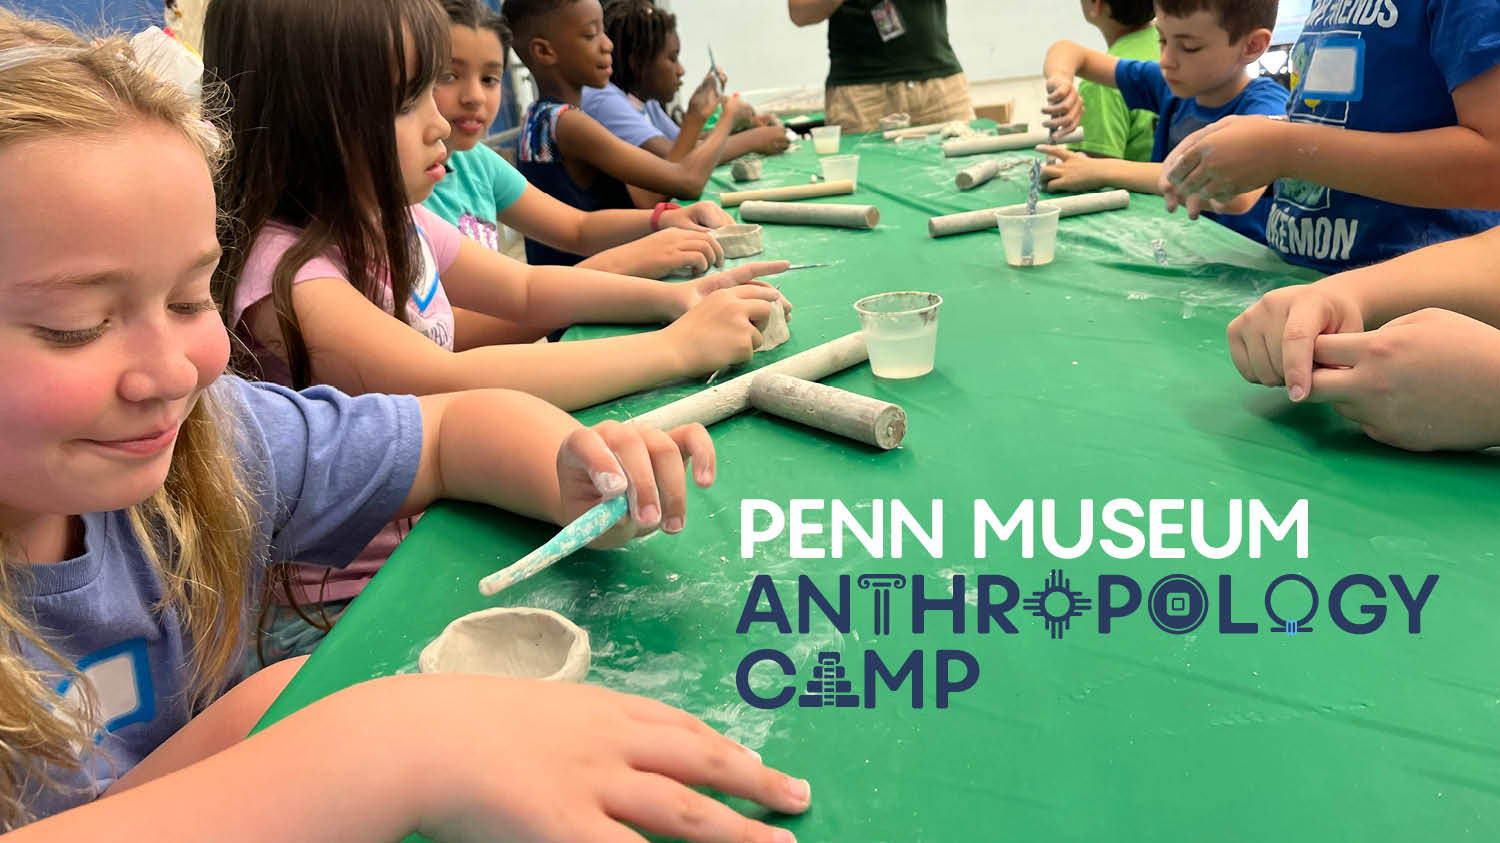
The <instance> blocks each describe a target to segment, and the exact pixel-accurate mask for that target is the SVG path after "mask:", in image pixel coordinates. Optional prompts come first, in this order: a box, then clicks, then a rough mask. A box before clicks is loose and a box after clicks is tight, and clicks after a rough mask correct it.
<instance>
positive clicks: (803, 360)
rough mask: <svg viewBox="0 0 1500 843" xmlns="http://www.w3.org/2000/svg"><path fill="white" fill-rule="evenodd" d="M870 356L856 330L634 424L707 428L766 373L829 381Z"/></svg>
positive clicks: (745, 400)
mask: <svg viewBox="0 0 1500 843" xmlns="http://www.w3.org/2000/svg"><path fill="white" fill-rule="evenodd" d="M992 219H993V218H992ZM869 357H870V353H869V351H868V350H866V348H865V335H864V332H863V331H855V332H854V333H852V334H845V335H844V336H842V337H839V338H838V339H836V340H831V341H829V342H825V343H823V344H822V345H816V346H813V347H812V348H809V349H808V350H806V351H800V352H798V353H796V354H793V355H792V356H791V357H787V358H785V359H783V360H777V361H776V362H775V363H771V364H768V365H766V366H762V367H761V368H759V369H757V370H755V371H754V372H750V373H748V374H744V375H740V376H739V377H736V378H731V379H729V380H727V381H725V382H723V383H721V384H719V385H718V386H715V387H712V388H709V389H705V390H702V391H700V392H696V393H694V394H692V395H689V396H687V397H686V398H682V399H679V400H677V401H673V402H672V403H670V404H665V405H663V406H661V407H657V408H656V409H655V410H652V411H650V412H649V413H645V414H644V415H639V416H636V417H635V418H633V419H631V421H633V422H635V423H637V424H643V425H646V426H648V427H654V428H657V429H658V430H671V429H672V428H674V427H677V426H678V425H683V424H690V423H692V422H698V423H699V424H702V425H705V426H706V425H711V424H713V423H714V422H717V421H723V420H724V419H727V418H729V417H730V416H732V415H734V414H735V413H738V412H740V411H742V410H744V409H746V408H748V407H749V406H750V384H751V382H752V381H753V380H754V379H755V376H756V375H759V374H761V373H764V372H777V373H779V374H783V375H791V376H793V377H797V378H802V379H804V380H810V381H815V380H821V379H822V378H826V377H828V376H829V375H831V374H833V373H834V372H841V371H843V370H844V369H847V368H849V367H850V366H853V365H855V364H857V363H863V362H864V361H865V360H868V359H869Z"/></svg>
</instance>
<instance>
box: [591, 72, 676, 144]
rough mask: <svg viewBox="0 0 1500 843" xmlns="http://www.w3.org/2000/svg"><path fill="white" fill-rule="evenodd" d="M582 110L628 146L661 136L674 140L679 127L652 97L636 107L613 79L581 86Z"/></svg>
mask: <svg viewBox="0 0 1500 843" xmlns="http://www.w3.org/2000/svg"><path fill="white" fill-rule="evenodd" d="M582 103H583V112H584V113H585V114H587V115H588V116H590V117H592V118H594V119H595V120H598V121H599V123H600V124H601V125H603V126H604V128H606V129H608V130H609V131H610V133H611V134H613V135H614V136H615V137H617V138H619V139H620V140H622V141H625V142H626V143H628V144H630V145H631V146H640V145H641V144H643V143H645V142H646V141H648V140H651V139H652V138H660V137H665V138H666V139H667V140H669V141H672V142H673V143H675V142H676V141H677V133H678V131H679V129H678V126H677V124H676V123H673V122H672V118H671V117H669V116H667V112H666V111H665V110H664V109H663V108H662V107H661V103H659V102H657V101H656V100H646V102H645V104H644V105H642V106H640V107H636V104H635V103H634V102H633V101H631V98H630V95H629V94H627V93H625V92H624V91H622V90H620V86H618V85H616V84H615V83H613V82H610V83H609V84H608V85H605V86H604V87H602V88H584V89H583V99H582Z"/></svg>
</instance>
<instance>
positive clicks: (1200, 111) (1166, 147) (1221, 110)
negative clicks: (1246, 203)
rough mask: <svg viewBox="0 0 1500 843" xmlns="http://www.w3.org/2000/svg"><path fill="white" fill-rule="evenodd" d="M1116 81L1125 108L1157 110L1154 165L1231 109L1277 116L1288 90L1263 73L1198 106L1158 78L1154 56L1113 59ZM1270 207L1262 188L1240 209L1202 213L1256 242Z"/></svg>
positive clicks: (1262, 238)
mask: <svg viewBox="0 0 1500 843" xmlns="http://www.w3.org/2000/svg"><path fill="white" fill-rule="evenodd" d="M1115 86H1116V87H1117V88H1119V89H1120V94H1121V96H1123V97H1124V98H1125V105H1126V106H1127V107H1128V108H1144V109H1149V110H1151V111H1154V112H1156V113H1157V115H1158V119H1157V121H1156V139H1155V142H1154V143H1153V144H1152V146H1151V160H1152V161H1153V162H1155V163H1158V164H1159V163H1161V162H1162V161H1165V160H1167V156H1168V155H1169V154H1171V152H1172V150H1173V149H1176V148H1177V144H1179V143H1182V140H1183V138H1186V137H1187V136H1188V135H1191V134H1192V133H1193V132H1196V131H1198V130H1199V129H1201V128H1203V127H1204V126H1208V125H1211V124H1213V123H1215V122H1217V121H1218V120H1219V119H1221V118H1224V117H1228V116H1229V115H1231V114H1271V115H1276V116H1278V117H1279V116H1283V115H1285V114H1286V100H1287V93H1286V89H1285V88H1283V87H1281V86H1280V85H1278V84H1276V82H1275V81H1273V80H1271V79H1267V78H1265V77H1263V76H1262V77H1260V78H1257V79H1251V80H1250V83H1249V84H1247V85H1246V86H1245V88H1244V90H1242V91H1240V92H1239V95H1237V96H1236V97H1235V98H1234V99H1232V100H1230V101H1229V102H1226V103H1224V104H1223V105H1221V106H1217V107H1215V108H1208V107H1206V106H1203V105H1200V104H1199V103H1198V101H1197V100H1196V99H1183V98H1182V97H1179V96H1176V95H1174V94H1173V93H1172V89H1171V88H1170V87H1168V85H1167V80H1166V79H1164V78H1162V75H1161V65H1160V64H1158V63H1156V62H1154V61H1132V60H1129V59H1121V60H1120V61H1119V62H1117V63H1116V64H1115ZM1270 210H1271V200H1270V191H1266V194H1265V195H1264V196H1261V198H1260V201H1258V202H1256V203H1255V206H1254V207H1252V208H1251V209H1250V210H1249V211H1247V212H1245V213H1243V214H1211V213H1205V214H1204V216H1206V217H1208V218H1209V219H1211V220H1214V221H1215V222H1218V223H1219V224H1221V225H1223V226H1225V227H1227V228H1230V229H1233V230H1235V231H1238V232H1239V233H1241V234H1243V235H1245V236H1246V237H1249V238H1250V239H1252V240H1254V241H1256V242H1258V243H1264V242H1265V241H1266V216H1267V215H1268V214H1269V213H1270Z"/></svg>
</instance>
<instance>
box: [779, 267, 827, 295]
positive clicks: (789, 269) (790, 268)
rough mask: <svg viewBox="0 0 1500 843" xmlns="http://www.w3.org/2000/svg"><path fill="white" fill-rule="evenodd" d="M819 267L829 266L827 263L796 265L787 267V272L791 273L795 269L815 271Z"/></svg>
mask: <svg viewBox="0 0 1500 843" xmlns="http://www.w3.org/2000/svg"><path fill="white" fill-rule="evenodd" d="M819 266H828V264H826V263H794V264H792V265H791V266H789V267H787V268H786V271H787V272H791V271H792V270H794V269H813V268H814V267H819ZM777 289H780V288H779V287H778V288H777Z"/></svg>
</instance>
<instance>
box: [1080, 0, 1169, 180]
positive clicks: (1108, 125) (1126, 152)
mask: <svg viewBox="0 0 1500 843" xmlns="http://www.w3.org/2000/svg"><path fill="white" fill-rule="evenodd" d="M1109 54H1110V55H1112V56H1114V57H1115V58H1117V59H1135V60H1138V61H1156V60H1157V58H1159V57H1160V55H1161V48H1160V46H1159V45H1158V43H1157V35H1156V27H1154V26H1148V27H1146V28H1145V29H1142V30H1140V31H1138V32H1132V33H1130V34H1129V35H1126V36H1123V37H1121V38H1119V39H1118V40H1116V41H1115V43H1114V44H1112V45H1111V46H1110V48H1109ZM1078 96H1079V97H1080V98H1081V99H1082V100H1083V122H1082V124H1081V125H1082V127H1083V142H1082V143H1076V144H1073V147H1072V148H1073V149H1077V150H1080V151H1083V152H1087V153H1089V154H1091V155H1107V156H1109V157H1110V158H1123V159H1125V160H1126V161H1150V160H1151V145H1152V142H1153V140H1154V139H1155V137H1156V112H1154V111H1148V110H1147V109H1144V108H1137V109H1129V108H1126V107H1125V98H1124V97H1122V96H1121V95H1120V92H1119V90H1118V89H1116V88H1112V87H1110V86H1108V85H1096V84H1094V83H1093V82H1090V81H1088V80H1087V79H1081V80H1079V82H1078Z"/></svg>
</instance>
